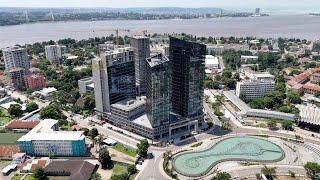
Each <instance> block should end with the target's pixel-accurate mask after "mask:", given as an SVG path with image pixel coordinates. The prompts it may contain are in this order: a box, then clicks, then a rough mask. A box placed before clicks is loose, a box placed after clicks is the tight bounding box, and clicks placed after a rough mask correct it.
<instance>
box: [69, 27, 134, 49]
mask: <svg viewBox="0 0 320 180" xmlns="http://www.w3.org/2000/svg"><path fill="white" fill-rule="evenodd" d="M88 31H89V32H93V33H94V32H99V31H100V32H101V31H102V32H105V31H113V32H115V44H116V45H117V46H119V45H120V36H119V34H120V32H130V29H97V30H83V31H75V32H88Z"/></svg>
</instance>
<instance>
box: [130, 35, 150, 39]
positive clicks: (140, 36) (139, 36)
mask: <svg viewBox="0 0 320 180" xmlns="http://www.w3.org/2000/svg"><path fill="white" fill-rule="evenodd" d="M132 38H133V39H149V37H148V36H142V35H136V36H133V37H132Z"/></svg>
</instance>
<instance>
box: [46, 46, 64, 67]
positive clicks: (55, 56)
mask: <svg viewBox="0 0 320 180" xmlns="http://www.w3.org/2000/svg"><path fill="white" fill-rule="evenodd" d="M45 52H46V58H47V59H48V60H49V61H50V62H52V63H58V62H59V61H60V60H61V58H62V53H61V47H60V46H59V45H48V46H45Z"/></svg>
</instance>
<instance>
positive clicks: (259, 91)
mask: <svg viewBox="0 0 320 180" xmlns="http://www.w3.org/2000/svg"><path fill="white" fill-rule="evenodd" d="M274 87H275V82H274V81H258V80H248V81H241V82H237V86H236V95H237V96H238V97H240V98H241V99H243V100H253V99H256V98H262V97H263V96H264V95H266V94H267V93H269V92H273V91H274Z"/></svg>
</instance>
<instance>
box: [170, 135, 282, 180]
mask: <svg viewBox="0 0 320 180" xmlns="http://www.w3.org/2000/svg"><path fill="white" fill-rule="evenodd" d="M284 157H285V154H284V151H283V150H282V148H280V147H279V146H278V145H276V144H274V143H272V142H270V141H268V140H265V139H260V138H256V137H250V136H244V137H230V138H226V139H223V140H220V141H219V142H217V143H216V144H215V145H213V146H212V147H210V148H208V149H206V150H203V151H191V152H184V153H181V154H178V155H176V156H175V157H174V159H173V161H172V166H173V168H174V170H175V171H177V172H178V173H179V174H181V175H184V176H189V177H198V176H203V175H205V174H207V173H208V172H209V171H210V170H211V169H212V168H213V167H214V166H216V165H217V164H218V163H220V162H225V161H248V162H265V163H267V162H278V161H281V160H282V159H283V158H284Z"/></svg>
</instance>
